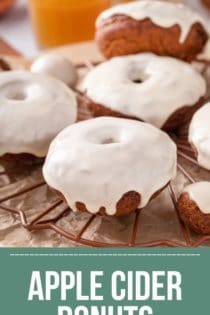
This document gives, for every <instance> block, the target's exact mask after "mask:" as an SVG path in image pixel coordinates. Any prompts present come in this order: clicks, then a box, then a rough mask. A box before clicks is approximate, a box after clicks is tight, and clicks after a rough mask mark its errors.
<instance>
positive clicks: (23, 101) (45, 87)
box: [0, 71, 77, 157]
mask: <svg viewBox="0 0 210 315" xmlns="http://www.w3.org/2000/svg"><path fill="white" fill-rule="evenodd" d="M76 115H77V102H76V97H75V95H74V93H73V92H72V91H71V90H70V89H69V88H68V87H67V86H66V85H65V84H64V83H62V82H60V81H58V80H56V79H54V78H51V77H47V76H43V75H40V74H34V73H30V72H24V71H8V72H2V73H0V134H1V136H0V156H1V155H4V154H5V153H13V154H18V153H30V154H33V155H35V156H38V157H43V156H45V155H46V153H47V151H48V147H49V144H50V142H51V140H52V139H53V138H54V137H55V136H56V135H57V134H58V133H59V132H60V131H61V130H62V129H64V128H65V127H67V126H68V125H70V124H71V123H74V122H75V120H76Z"/></svg>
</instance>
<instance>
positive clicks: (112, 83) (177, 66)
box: [83, 53, 206, 130]
mask: <svg viewBox="0 0 210 315" xmlns="http://www.w3.org/2000/svg"><path fill="white" fill-rule="evenodd" d="M83 89H84V91H85V96H86V98H85V101H86V103H87V105H88V107H89V108H90V110H91V111H92V113H93V115H94V116H118V117H125V118H134V119H139V120H143V121H146V122H149V123H151V124H153V125H155V126H156V127H158V128H163V129H166V130H171V129H174V128H176V127H177V126H178V125H179V124H181V123H182V121H183V120H184V119H186V118H187V117H188V118H189V117H190V116H192V113H191V112H194V111H195V110H196V109H197V107H198V106H199V105H200V104H199V103H200V99H201V98H202V97H203V96H204V95H205V93H206V83H205V81H204V79H203V78H202V76H201V75H200V74H199V73H198V72H197V71H196V70H194V69H193V68H192V67H191V65H189V64H188V63H185V62H183V61H180V60H177V59H173V58H170V57H159V56H156V55H153V54H149V53H145V54H137V55H130V56H123V57H115V58H112V59H110V60H108V61H106V62H104V63H102V64H100V65H99V66H97V67H95V68H94V69H93V70H92V71H91V72H89V74H88V75H87V76H86V78H85V80H84V82H83Z"/></svg>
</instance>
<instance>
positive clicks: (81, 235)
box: [0, 62, 210, 247]
mask: <svg viewBox="0 0 210 315" xmlns="http://www.w3.org/2000/svg"><path fill="white" fill-rule="evenodd" d="M94 65H95V64H93V63H90V62H86V63H84V64H80V65H77V68H79V69H91V68H92V67H94ZM208 66H209V64H207V63H206V64H205V67H204V69H203V73H204V71H207V67H208ZM76 92H77V94H78V98H79V99H80V98H81V97H82V94H81V93H80V91H78V90H76ZM83 106H84V105H83ZM83 106H80V108H79V120H84V119H87V118H90V117H91V116H90V113H89V112H88V111H87V109H86V108H85V107H83ZM186 136H187V135H186V132H184V133H182V134H181V135H179V137H177V136H175V135H172V137H173V140H174V141H175V142H176V144H177V152H178V153H177V154H178V166H177V167H178V170H179V172H180V173H182V175H183V176H184V177H186V179H187V180H188V181H189V182H191V183H193V182H195V181H196V180H198V179H195V178H194V177H193V175H192V174H191V172H190V171H189V168H188V167H186V165H185V162H187V163H190V164H191V165H194V166H195V167H197V168H200V167H199V165H198V163H197V161H196V158H195V156H194V152H193V150H192V148H191V147H190V145H189V143H188V142H187V137H186ZM6 175H7V174H6V171H0V178H1V176H6ZM208 175H209V179H210V173H209V174H207V176H208ZM17 184H18V183H17ZM44 186H47V184H46V183H45V181H44V180H39V181H36V182H35V183H32V184H28V185H27V186H26V187H21V186H20V188H18V189H17V190H16V191H15V192H13V191H11V192H7V193H6V194H5V195H3V196H2V197H0V209H2V210H4V211H7V212H9V213H11V214H13V215H15V216H18V218H19V220H20V222H21V224H22V226H23V227H24V228H25V229H27V230H28V231H39V230H52V231H54V232H56V233H58V234H60V235H61V236H63V237H65V238H67V239H69V240H71V241H74V242H76V243H78V244H81V245H87V246H92V247H159V246H165V247H167V246H168V247H198V246H206V245H207V246H209V244H208V243H207V242H209V241H210V235H205V236H199V235H196V237H194V236H192V232H191V231H190V230H189V228H188V227H187V226H186V225H185V224H184V223H183V222H182V221H181V220H180V217H179V213H178V210H177V206H176V205H177V199H176V192H175V190H174V187H173V184H172V183H170V184H169V186H168V187H167V189H168V193H169V194H168V195H169V198H171V201H172V204H173V208H174V212H175V214H176V217H177V222H178V224H179V228H180V231H181V233H182V241H175V240H172V239H170V238H169V239H156V240H152V241H145V240H144V238H143V237H142V240H141V241H139V240H138V238H139V237H138V233H139V232H138V231H139V225H140V224H141V220H142V212H143V209H141V210H140V209H137V210H136V211H135V214H134V219H133V222H132V227H131V231H130V234H129V237H128V240H127V241H125V242H121V241H120V242H110V241H96V240H93V239H91V238H89V237H87V236H85V235H86V231H87V230H88V229H89V227H90V226H91V225H93V224H94V222H95V220H97V218H98V216H97V215H91V214H87V218H86V220H85V222H84V224H83V225H82V226H81V227H80V229H79V231H77V232H76V233H74V232H72V231H71V228H68V229H64V228H63V227H61V226H60V225H59V221H60V220H61V219H64V218H66V217H68V216H69V215H70V213H71V214H73V212H72V210H71V209H70V208H69V207H68V205H67V204H66V203H65V202H64V201H63V200H62V199H60V198H59V197H57V195H56V197H55V198H54V199H55V200H54V201H53V202H52V203H51V204H50V205H49V206H47V207H46V208H44V209H42V210H41V211H39V212H38V214H37V215H35V216H33V217H32V218H31V217H30V218H29V217H28V215H27V212H26V211H24V210H22V209H21V208H19V207H18V208H16V207H12V206H11V205H8V201H10V203H11V202H12V200H13V199H15V198H17V197H18V198H19V197H21V198H23V199H24V198H26V197H27V195H28V194H29V193H30V194H31V193H35V192H36V190H37V189H39V188H40V187H44ZM58 209H61V210H59V211H58ZM49 215H50V218H49ZM73 215H74V214H73ZM154 224H155V223H154Z"/></svg>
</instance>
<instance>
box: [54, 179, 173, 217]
mask: <svg viewBox="0 0 210 315" xmlns="http://www.w3.org/2000/svg"><path fill="white" fill-rule="evenodd" d="M168 184H169V183H167V184H166V185H165V186H164V187H162V188H161V189H159V190H158V191H156V192H155V193H154V194H153V195H152V196H151V198H150V200H149V202H150V201H151V200H153V199H154V198H156V197H157V196H158V195H159V194H160V193H161V192H162V191H163V190H164V189H165V188H166V187H167V186H168ZM50 189H51V190H52V191H54V192H55V193H56V194H57V195H58V196H59V198H61V199H62V200H63V201H64V202H66V203H67V201H66V199H65V197H64V195H63V194H62V193H61V192H60V191H58V190H56V189H54V188H52V187H50ZM140 202H141V195H140V194H139V193H138V192H136V191H128V192H126V193H124V194H123V196H122V197H121V198H120V199H119V200H118V202H117V204H116V209H117V211H116V213H115V214H114V215H112V216H114V217H120V216H126V215H129V214H131V213H133V212H134V211H136V210H137V209H138V207H139V204H140ZM67 204H68V203H67ZM76 208H77V210H78V211H81V212H88V213H90V214H93V213H92V212H91V211H90V210H89V209H88V208H87V207H86V205H85V203H84V202H82V201H77V202H76ZM96 214H97V215H101V216H110V215H108V214H107V212H106V208H105V207H103V206H101V207H100V209H98V211H97V213H96Z"/></svg>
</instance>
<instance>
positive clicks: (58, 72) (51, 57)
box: [31, 53, 78, 86]
mask: <svg viewBox="0 0 210 315" xmlns="http://www.w3.org/2000/svg"><path fill="white" fill-rule="evenodd" d="M31 71H32V72H37V73H42V74H47V75H51V76H53V77H55V78H56V79H59V80H61V81H63V82H64V83H65V84H67V85H69V86H74V85H75V84H76V82H77V78H78V77H77V71H76V68H75V66H74V65H73V64H72V63H71V62H70V60H68V59H67V58H65V57H64V56H62V55H59V54H56V53H47V54H44V55H41V56H40V57H38V58H37V59H36V60H35V61H34V62H33V64H32V65H31Z"/></svg>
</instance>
